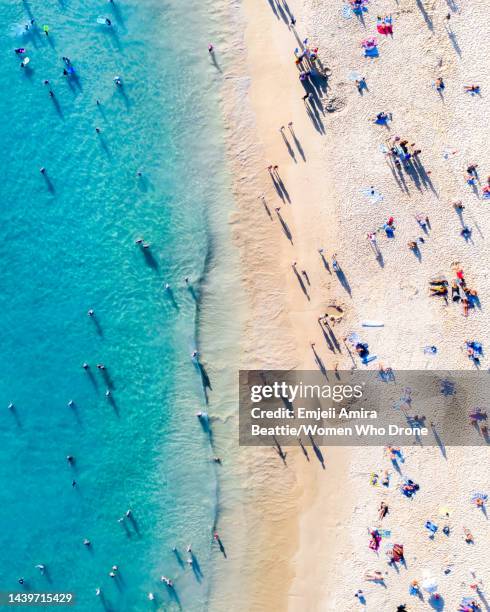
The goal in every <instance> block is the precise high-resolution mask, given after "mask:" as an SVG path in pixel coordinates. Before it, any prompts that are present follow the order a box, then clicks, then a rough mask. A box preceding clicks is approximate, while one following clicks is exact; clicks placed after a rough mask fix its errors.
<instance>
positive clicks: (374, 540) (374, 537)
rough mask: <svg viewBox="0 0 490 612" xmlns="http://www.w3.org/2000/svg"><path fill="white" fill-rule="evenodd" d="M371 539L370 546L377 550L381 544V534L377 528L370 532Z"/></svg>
mask: <svg viewBox="0 0 490 612" xmlns="http://www.w3.org/2000/svg"><path fill="white" fill-rule="evenodd" d="M370 536H371V540H370V541H369V548H370V549H371V550H374V551H375V552H377V551H378V550H379V546H380V544H381V536H380V534H379V531H378V530H377V529H374V530H373V531H371V532H370Z"/></svg>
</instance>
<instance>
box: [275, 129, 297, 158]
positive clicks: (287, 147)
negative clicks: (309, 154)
mask: <svg viewBox="0 0 490 612" xmlns="http://www.w3.org/2000/svg"><path fill="white" fill-rule="evenodd" d="M279 131H280V132H281V136H282V139H283V141H284V144H285V145H286V149H287V150H288V153H289V155H290V157H292V159H293V161H294V163H295V164H297V163H298V160H297V159H296V155H295V153H294V151H293V147H292V146H291V145H290V144H289V140H288V139H287V138H286V134H285V133H284V130H283V129H281V130H279Z"/></svg>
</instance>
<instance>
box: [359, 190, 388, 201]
mask: <svg viewBox="0 0 490 612" xmlns="http://www.w3.org/2000/svg"><path fill="white" fill-rule="evenodd" d="M361 193H362V195H363V196H366V198H367V199H368V200H369V201H370V202H371V203H372V204H377V203H378V202H382V201H383V196H382V195H381V193H380V192H379V191H376V190H375V189H371V188H370V187H365V188H363V189H361Z"/></svg>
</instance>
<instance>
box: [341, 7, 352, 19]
mask: <svg viewBox="0 0 490 612" xmlns="http://www.w3.org/2000/svg"><path fill="white" fill-rule="evenodd" d="M341 12H342V17H343V18H344V19H352V9H351V7H350V6H349V5H348V4H344V6H343V7H342V11H341Z"/></svg>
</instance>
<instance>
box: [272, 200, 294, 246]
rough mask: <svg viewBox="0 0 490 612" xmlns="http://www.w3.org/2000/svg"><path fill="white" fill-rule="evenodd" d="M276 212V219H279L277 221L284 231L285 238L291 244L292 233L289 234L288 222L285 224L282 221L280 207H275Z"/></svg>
mask: <svg viewBox="0 0 490 612" xmlns="http://www.w3.org/2000/svg"><path fill="white" fill-rule="evenodd" d="M276 214H277V217H278V219H279V222H280V224H281V226H282V230H283V232H284V234H285V236H286V238H287V239H288V240H289V242H290V243H291V244H293V235H292V234H291V230H290V229H289V226H288V224H287V223H286V221H284V219H283V218H282V216H281V213H280V209H279V208H276Z"/></svg>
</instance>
